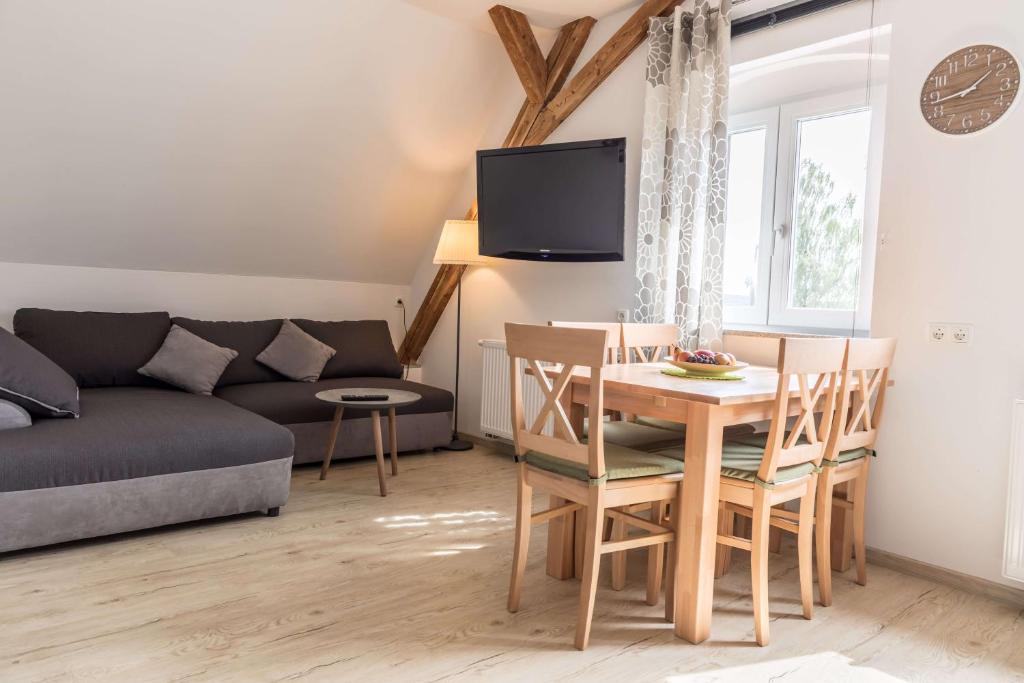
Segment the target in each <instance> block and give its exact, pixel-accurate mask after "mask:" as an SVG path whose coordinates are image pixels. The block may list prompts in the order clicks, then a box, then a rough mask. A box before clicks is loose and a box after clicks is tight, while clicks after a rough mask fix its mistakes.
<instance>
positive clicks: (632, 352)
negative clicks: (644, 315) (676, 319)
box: [622, 323, 679, 363]
mask: <svg viewBox="0 0 1024 683" xmlns="http://www.w3.org/2000/svg"><path fill="white" fill-rule="evenodd" d="M678 341H679V328H678V327H676V326H675V325H672V324H658V323H623V324H622V347H623V351H622V353H623V358H625V362H627V363H656V362H658V361H660V360H661V359H662V358H663V357H664V356H665V355H667V354H668V353H669V352H670V351H671V349H672V347H673V346H675V345H676V342H678Z"/></svg>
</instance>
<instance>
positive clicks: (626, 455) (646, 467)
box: [525, 442, 683, 481]
mask: <svg viewBox="0 0 1024 683" xmlns="http://www.w3.org/2000/svg"><path fill="white" fill-rule="evenodd" d="M525 458H526V464H528V465H531V466H533V467H537V468H540V469H542V470H547V471H548V472H553V473H554V474H561V475H563V476H566V477H571V478H573V479H579V480H580V481H590V480H591V479H590V474H589V472H588V471H587V466H586V465H584V464H583V463H579V462H574V461H572V460H566V459H565V458H559V457H556V456H553V455H548V454H547V453H540V452H538V451H530V452H529V453H527V454H526V456H525ZM604 469H605V474H606V475H607V479H608V480H609V481H612V480H615V479H635V478H636V477H656V476H660V475H665V474H679V473H681V472H682V471H683V461H682V460H675V459H673V458H666V457H664V456H661V455H656V454H654V453H645V452H643V451H635V450H633V449H632V448H626V447H624V446H617V445H615V444H611V443H607V442H605V444H604Z"/></svg>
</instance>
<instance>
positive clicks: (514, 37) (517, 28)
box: [488, 5, 548, 102]
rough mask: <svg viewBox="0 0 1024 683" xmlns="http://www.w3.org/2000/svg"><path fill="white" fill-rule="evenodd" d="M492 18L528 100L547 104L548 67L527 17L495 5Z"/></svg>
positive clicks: (490, 12)
mask: <svg viewBox="0 0 1024 683" xmlns="http://www.w3.org/2000/svg"><path fill="white" fill-rule="evenodd" d="M488 14H490V15H491V21H492V22H494V28H495V29H497V31H498V37H499V38H501V42H502V43H503V44H504V45H505V52H507V53H508V58H509V59H510V60H511V61H512V66H513V67H514V68H515V70H516V74H518V75H519V81H520V82H521V83H522V84H523V89H524V90H525V91H526V97H527V98H528V99H529V100H530V101H531V102H544V98H545V93H546V90H547V82H548V65H547V63H546V62H545V61H544V53H542V52H541V51H540V46H539V45H537V37H536V36H534V34H533V28H532V27H531V26H530V22H529V21H528V20H527V18H526V15H525V14H523V13H522V12H517V11H516V10H514V9H510V8H508V7H505V6H504V5H495V6H494V7H492V8H491V9H490V10H489V12H488Z"/></svg>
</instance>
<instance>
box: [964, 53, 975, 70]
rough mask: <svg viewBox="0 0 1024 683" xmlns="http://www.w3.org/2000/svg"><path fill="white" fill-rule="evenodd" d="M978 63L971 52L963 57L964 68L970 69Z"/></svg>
mask: <svg viewBox="0 0 1024 683" xmlns="http://www.w3.org/2000/svg"><path fill="white" fill-rule="evenodd" d="M977 63H978V55H976V54H975V53H973V52H969V53H967V54H965V55H964V66H965V67H967V68H968V69H970V68H971V67H972V66H974V65H975V64H977Z"/></svg>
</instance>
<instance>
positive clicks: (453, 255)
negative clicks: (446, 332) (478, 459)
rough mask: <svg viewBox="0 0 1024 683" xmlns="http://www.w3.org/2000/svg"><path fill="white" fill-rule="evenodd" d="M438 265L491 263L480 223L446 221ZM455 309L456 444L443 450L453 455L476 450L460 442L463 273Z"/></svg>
mask: <svg viewBox="0 0 1024 683" xmlns="http://www.w3.org/2000/svg"><path fill="white" fill-rule="evenodd" d="M434 263H436V264H438V265H445V264H447V265H454V266H480V265H483V264H485V263H487V259H486V258H485V257H483V256H481V255H480V242H479V235H478V233H477V223H476V221H445V223H444V229H443V230H442V231H441V240H440V241H439V242H438V243H437V251H436V252H434ZM456 296H457V300H456V301H457V303H456V309H455V311H456V312H455V419H454V421H453V423H452V442H451V443H450V444H448V445H447V446H442V448H445V449H447V450H449V451H468V450H469V449H471V448H472V447H473V444H471V443H470V442H468V441H463V440H462V439H459V355H460V343H461V337H462V273H461V272H460V273H459V283H458V294H457V295H456Z"/></svg>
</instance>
